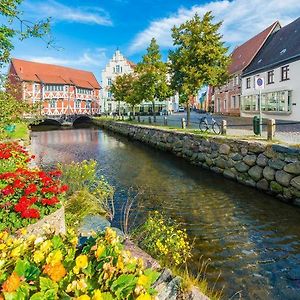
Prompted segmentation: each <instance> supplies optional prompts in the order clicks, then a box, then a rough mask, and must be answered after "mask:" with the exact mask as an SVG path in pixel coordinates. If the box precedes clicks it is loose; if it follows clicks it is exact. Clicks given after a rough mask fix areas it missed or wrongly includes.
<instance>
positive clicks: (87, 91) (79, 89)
mask: <svg viewBox="0 0 300 300" xmlns="http://www.w3.org/2000/svg"><path fill="white" fill-rule="evenodd" d="M76 90H77V93H78V94H84V95H91V94H92V90H90V89H83V88H76Z"/></svg>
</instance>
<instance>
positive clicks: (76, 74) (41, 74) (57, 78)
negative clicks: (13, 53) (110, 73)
mask: <svg viewBox="0 0 300 300" xmlns="http://www.w3.org/2000/svg"><path fill="white" fill-rule="evenodd" d="M11 64H12V66H13V67H14V69H15V71H16V73H17V75H18V77H19V78H20V79H21V80H24V81H34V82H43V83H48V84H51V83H52V84H74V85H76V86H78V87H81V88H88V89H92V88H95V89H100V85H99V83H98V81H97V79H96V77H95V76H94V74H93V73H92V72H88V71H83V70H77V69H73V68H68V67H63V66H57V65H50V64H44V63H38V62H32V61H26V60H21V59H17V58H13V59H12V61H11Z"/></svg>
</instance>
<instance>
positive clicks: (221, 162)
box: [215, 158, 228, 169]
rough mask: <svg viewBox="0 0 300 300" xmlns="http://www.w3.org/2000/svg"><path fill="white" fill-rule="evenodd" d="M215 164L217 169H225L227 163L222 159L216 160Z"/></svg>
mask: <svg viewBox="0 0 300 300" xmlns="http://www.w3.org/2000/svg"><path fill="white" fill-rule="evenodd" d="M215 164H216V166H217V167H218V168H221V169H226V168H227V167H228V162H227V160H225V159H224V158H217V159H216V160H215Z"/></svg>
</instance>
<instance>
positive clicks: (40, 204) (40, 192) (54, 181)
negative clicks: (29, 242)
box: [0, 169, 67, 232]
mask: <svg viewBox="0 0 300 300" xmlns="http://www.w3.org/2000/svg"><path fill="white" fill-rule="evenodd" d="M59 175H60V171H51V172H48V173H46V172H44V171H40V170H38V169H36V170H33V169H17V170H16V171H15V172H6V173H2V174H0V196H1V198H0V208H1V210H0V221H1V224H0V230H3V229H8V230H10V231H11V232H14V231H15V230H17V229H19V228H21V227H24V226H27V225H29V224H31V223H34V222H36V220H37V219H39V218H43V217H44V216H45V215H48V214H50V213H52V212H53V211H55V210H56V209H57V208H59V207H60V206H61V201H62V200H64V193H65V192H66V190H67V186H66V185H62V183H61V182H60V181H59V179H58V176H59Z"/></svg>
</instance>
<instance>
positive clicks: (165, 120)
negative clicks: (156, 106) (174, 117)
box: [164, 116, 168, 126]
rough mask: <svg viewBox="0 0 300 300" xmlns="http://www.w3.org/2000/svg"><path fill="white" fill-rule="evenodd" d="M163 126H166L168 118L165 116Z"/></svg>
mask: <svg viewBox="0 0 300 300" xmlns="http://www.w3.org/2000/svg"><path fill="white" fill-rule="evenodd" d="M164 125H165V126H168V118H167V117H166V116H165V117H164Z"/></svg>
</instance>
